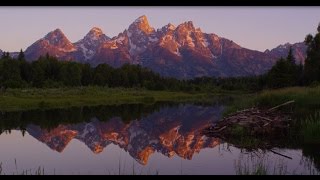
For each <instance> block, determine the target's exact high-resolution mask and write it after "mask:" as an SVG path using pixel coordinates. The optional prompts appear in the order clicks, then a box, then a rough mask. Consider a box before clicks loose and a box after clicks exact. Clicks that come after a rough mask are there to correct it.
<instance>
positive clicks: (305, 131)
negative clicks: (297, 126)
mask: <svg viewBox="0 0 320 180" xmlns="http://www.w3.org/2000/svg"><path fill="white" fill-rule="evenodd" d="M301 129H302V130H301V133H302V136H303V141H304V142H305V143H319V142H320V133H319V132H320V111H318V112H316V113H315V114H314V115H312V116H309V117H308V118H306V119H305V120H304V121H301Z"/></svg>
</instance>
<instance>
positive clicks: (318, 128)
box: [224, 86, 320, 144]
mask: <svg viewBox="0 0 320 180" xmlns="http://www.w3.org/2000/svg"><path fill="white" fill-rule="evenodd" d="M233 97H234V101H233V103H232V104H230V105H229V106H228V107H227V109H226V111H225V112H224V116H228V115H229V114H231V113H233V112H236V111H238V110H242V109H247V108H250V107H253V106H258V107H260V108H266V109H268V108H271V107H275V106H277V105H279V104H282V103H284V102H287V101H291V100H294V101H295V102H294V103H292V104H290V105H287V106H283V107H281V108H279V109H280V110H281V111H282V112H287V113H290V114H291V116H292V119H293V121H292V122H291V124H290V128H289V136H288V138H289V139H288V141H291V142H292V143H291V144H294V143H296V144H301V143H302V144H305V143H308V144H310V143H311V144H319V143H320V133H319V132H320V86H318V87H291V88H283V89H276V90H265V91H262V92H260V93H256V94H247V95H245V96H233Z"/></svg>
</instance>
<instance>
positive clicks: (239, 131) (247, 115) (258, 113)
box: [203, 101, 294, 149]
mask: <svg viewBox="0 0 320 180" xmlns="http://www.w3.org/2000/svg"><path fill="white" fill-rule="evenodd" d="M291 103H294V101H288V102H285V103H283V104H280V105H278V106H275V107H273V108H270V109H262V108H258V107H253V108H250V109H244V110H241V111H237V112H235V113H233V114H230V115H228V117H225V118H223V119H222V120H221V121H218V122H216V123H215V124H212V125H210V126H209V127H207V128H205V129H204V130H203V134H204V135H206V136H209V137H216V138H220V139H222V140H224V141H227V142H229V143H231V144H233V145H234V146H236V147H238V148H246V149H256V148H259V149H270V148H272V147H274V146H275V145H281V141H285V137H286V135H287V134H288V133H287V132H288V127H289V126H290V121H291V117H290V114H288V113H284V112H282V111H280V110H279V108H280V107H283V106H286V105H289V104H291Z"/></svg>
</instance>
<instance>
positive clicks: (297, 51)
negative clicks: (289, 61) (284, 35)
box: [264, 42, 307, 64]
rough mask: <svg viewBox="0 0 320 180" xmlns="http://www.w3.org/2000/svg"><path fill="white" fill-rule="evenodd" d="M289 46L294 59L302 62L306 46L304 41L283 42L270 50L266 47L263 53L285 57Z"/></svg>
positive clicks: (275, 56)
mask: <svg viewBox="0 0 320 180" xmlns="http://www.w3.org/2000/svg"><path fill="white" fill-rule="evenodd" d="M290 47H292V53H293V56H294V57H295V59H296V63H297V64H300V63H302V64H304V61H305V58H306V57H307V46H306V45H305V43H304V42H298V43H294V44H291V43H285V44H281V45H279V46H277V47H276V48H273V49H271V50H269V49H267V50H265V51H264V53H266V54H268V55H270V56H272V57H273V58H277V59H279V58H281V57H282V58H286V57H287V56H288V52H289V49H290Z"/></svg>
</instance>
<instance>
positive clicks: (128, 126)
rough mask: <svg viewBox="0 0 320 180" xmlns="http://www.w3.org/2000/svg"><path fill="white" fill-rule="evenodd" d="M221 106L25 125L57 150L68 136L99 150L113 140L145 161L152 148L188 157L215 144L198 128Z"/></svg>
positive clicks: (216, 116) (218, 113)
mask: <svg viewBox="0 0 320 180" xmlns="http://www.w3.org/2000/svg"><path fill="white" fill-rule="evenodd" d="M223 109H224V108H223V106H222V105H214V106H197V105H190V104H188V105H176V106H172V107H163V108H160V109H159V110H158V111H155V112H153V113H150V114H149V115H146V116H144V117H141V118H136V119H131V120H130V121H123V119H122V118H121V117H119V116H114V117H111V118H109V119H99V118H97V117H94V116H93V117H91V118H90V120H89V122H80V123H76V124H72V123H71V124H59V125H58V126H57V127H54V128H51V129H47V128H41V127H40V126H39V125H34V124H28V125H27V126H26V128H25V129H26V131H27V132H28V133H29V134H30V135H31V136H33V137H34V138H36V139H37V140H39V141H41V142H43V143H45V144H46V145H47V146H48V147H50V148H51V149H52V150H55V151H58V152H63V150H64V149H65V148H66V146H67V145H68V143H69V142H70V141H71V140H72V139H77V140H79V141H81V142H83V143H84V144H86V146H87V147H89V148H90V150H91V151H92V152H93V153H100V152H102V151H103V149H104V148H106V147H107V146H108V145H109V144H111V143H113V144H115V145H118V146H119V147H120V148H122V149H124V150H125V151H127V152H129V154H130V156H132V157H133V158H134V159H136V160H137V161H138V162H139V163H140V164H143V165H146V164H147V163H148V158H149V157H150V155H151V154H153V153H154V152H160V153H162V154H164V155H166V156H168V157H172V156H174V155H175V154H176V155H178V156H179V157H182V158H184V159H192V156H193V155H194V153H199V152H200V150H201V149H203V148H206V147H210V148H212V147H214V146H216V145H217V144H219V140H218V139H215V138H207V137H205V136H204V135H201V134H200V131H201V130H202V129H203V128H204V127H206V126H207V125H208V123H212V122H214V121H217V120H219V119H220V116H221V113H222V111H223Z"/></svg>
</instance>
